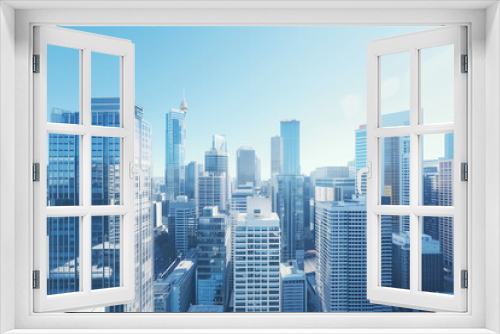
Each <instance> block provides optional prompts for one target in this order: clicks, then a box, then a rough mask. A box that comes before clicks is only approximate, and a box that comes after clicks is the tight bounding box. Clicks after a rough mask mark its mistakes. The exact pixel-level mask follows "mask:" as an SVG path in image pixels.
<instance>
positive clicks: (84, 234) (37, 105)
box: [33, 26, 135, 312]
mask: <svg viewBox="0 0 500 334" xmlns="http://www.w3.org/2000/svg"><path fill="white" fill-rule="evenodd" d="M33 29H34V38H33V42H34V50H33V51H34V54H37V55H38V56H39V73H36V75H34V76H33V83H34V96H33V98H34V99H33V103H34V117H33V122H34V124H35V128H34V129H33V130H34V147H33V148H34V149H33V154H34V161H35V162H36V163H39V166H40V167H39V179H40V181H39V182H35V183H34V184H33V192H34V196H33V201H34V207H35V208H34V221H33V225H34V238H35V240H34V242H35V244H34V258H33V264H34V267H33V268H34V270H38V271H39V277H40V280H39V288H38V289H34V310H35V312H49V311H61V310H62V311H68V310H78V309H80V310H81V309H87V308H90V307H96V306H102V305H119V304H126V303H128V302H131V301H132V300H133V299H134V295H135V288H134V284H135V277H134V259H135V256H134V175H133V174H134V171H133V170H131V169H133V166H134V165H133V162H134V133H135V131H134V124H135V118H134V106H135V102H134V100H135V98H134V87H135V81H134V67H135V62H134V44H132V43H131V42H130V41H127V40H123V39H118V38H112V37H107V36H101V35H96V34H91V33H85V32H81V31H74V30H71V29H65V28H60V27H47V26H35V27H34V28H33ZM47 45H56V46H59V47H65V48H73V49H74V50H78V51H79V54H80V77H79V80H80V106H79V107H80V108H79V110H80V119H79V122H78V124H63V123H52V122H47V114H48V113H49V110H47ZM93 52H98V53H102V54H109V55H114V56H117V57H119V61H120V76H119V77H118V78H115V79H117V80H119V87H120V111H119V113H120V127H116V128H111V127H104V126H93V125H92V111H91V105H90V104H91V102H90V101H91V88H92V87H91V81H92V80H91V66H92V65H91V58H92V53H93ZM49 133H55V134H68V135H74V136H79V137H80V141H79V143H80V145H79V155H80V157H79V169H80V179H79V184H80V192H79V193H80V203H79V205H76V206H47V200H46V198H47V150H48V147H47V146H48V143H47V139H46V138H47V134H49ZM93 136H104V137H113V138H119V139H120V199H121V203H120V204H119V205H92V189H91V178H92V175H91V173H92V171H91V165H92V161H91V160H92V137H93ZM93 216H119V217H120V223H119V224H120V228H119V231H120V232H119V234H120V243H119V249H120V250H119V252H120V286H118V287H113V288H104V289H99V290H93V289H92V262H91V258H92V241H91V235H92V217H93ZM49 217H78V218H79V227H78V228H79V232H80V233H79V238H80V240H79V247H80V249H79V265H78V266H79V276H80V279H79V282H80V284H79V287H78V291H75V292H71V293H61V294H54V295H47V278H48V277H49V273H48V272H47V271H48V270H47V268H48V267H49V266H48V263H47V262H48V258H47V255H46V254H48V249H47V248H48V247H49V245H48V242H47V218H49Z"/></svg>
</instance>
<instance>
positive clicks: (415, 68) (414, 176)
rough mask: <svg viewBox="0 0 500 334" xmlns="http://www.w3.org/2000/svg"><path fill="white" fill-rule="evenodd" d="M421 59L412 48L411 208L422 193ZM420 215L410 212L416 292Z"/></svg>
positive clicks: (412, 277)
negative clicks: (420, 132) (420, 134)
mask: <svg viewBox="0 0 500 334" xmlns="http://www.w3.org/2000/svg"><path fill="white" fill-rule="evenodd" d="M419 72H420V60H419V51H418V49H416V48H412V49H411V50H410V129H411V133H410V172H409V173H410V184H409V186H410V187H409V188H410V189H409V195H410V208H411V209H412V208H415V207H417V205H418V202H419V200H418V198H419V193H420V184H419V171H420V153H419V152H420V147H419V146H420V145H419V136H418V135H417V134H416V133H415V129H416V127H417V125H418V123H419V114H420V113H419V109H420V107H419V100H420V73H419ZM410 211H412V210H410ZM418 222H419V217H418V216H417V215H415V213H414V212H410V291H411V292H412V293H416V292H417V291H418V288H419V281H420V280H419V277H420V261H419V253H420V242H419V235H420V233H419V225H418Z"/></svg>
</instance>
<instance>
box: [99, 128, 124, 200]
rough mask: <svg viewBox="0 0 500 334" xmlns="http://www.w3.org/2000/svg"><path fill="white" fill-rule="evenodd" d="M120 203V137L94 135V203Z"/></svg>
mask: <svg viewBox="0 0 500 334" xmlns="http://www.w3.org/2000/svg"><path fill="white" fill-rule="evenodd" d="M119 204H120V138H115V137H92V205H119Z"/></svg>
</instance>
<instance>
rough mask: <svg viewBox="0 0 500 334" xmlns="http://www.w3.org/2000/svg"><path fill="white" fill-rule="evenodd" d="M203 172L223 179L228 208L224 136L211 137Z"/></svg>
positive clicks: (229, 181)
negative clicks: (210, 145)
mask: <svg viewBox="0 0 500 334" xmlns="http://www.w3.org/2000/svg"><path fill="white" fill-rule="evenodd" d="M205 172H206V173H208V175H209V176H223V177H225V179H226V181H225V185H226V190H225V196H226V198H225V203H226V205H228V206H229V199H230V198H231V180H230V177H229V153H228V152H227V146H226V137H225V136H223V135H217V134H216V135H213V137H212V147H211V148H210V150H208V151H205ZM221 210H222V209H221ZM200 212H201V211H200Z"/></svg>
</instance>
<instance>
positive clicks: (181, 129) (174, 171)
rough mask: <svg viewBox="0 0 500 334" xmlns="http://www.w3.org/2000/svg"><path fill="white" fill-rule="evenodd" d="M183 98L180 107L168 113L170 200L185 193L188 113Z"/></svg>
mask: <svg viewBox="0 0 500 334" xmlns="http://www.w3.org/2000/svg"><path fill="white" fill-rule="evenodd" d="M187 110H188V108H187V103H186V101H185V100H184V99H183V100H182V103H181V106H180V109H173V108H172V109H170V111H168V112H167V113H166V146H165V147H166V151H165V166H166V167H165V186H166V194H167V199H168V200H175V198H176V197H177V196H179V195H184V194H185V191H186V189H185V181H186V180H185V178H186V170H185V167H186V166H185V156H186V114H187Z"/></svg>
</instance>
